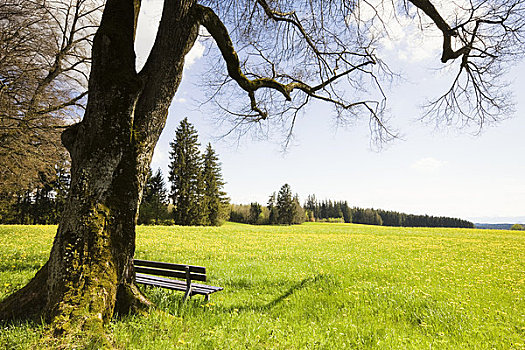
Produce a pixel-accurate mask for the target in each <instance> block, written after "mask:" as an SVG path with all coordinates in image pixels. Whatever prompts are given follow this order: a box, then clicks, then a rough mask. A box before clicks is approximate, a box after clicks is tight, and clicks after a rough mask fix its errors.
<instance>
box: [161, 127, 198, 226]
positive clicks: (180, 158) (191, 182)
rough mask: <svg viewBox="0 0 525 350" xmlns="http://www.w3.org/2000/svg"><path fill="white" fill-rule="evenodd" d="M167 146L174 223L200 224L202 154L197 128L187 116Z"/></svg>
mask: <svg viewBox="0 0 525 350" xmlns="http://www.w3.org/2000/svg"><path fill="white" fill-rule="evenodd" d="M170 146H171V152H170V160H171V164H170V166H169V168H170V172H169V181H170V182H171V194H170V197H171V200H172V201H173V204H174V206H175V210H174V220H175V223H176V224H178V225H186V226H187V225H203V224H204V215H203V210H202V197H203V192H204V186H203V180H202V173H203V164H202V157H201V155H200V152H199V146H200V144H199V142H198V135H197V131H196V130H195V128H194V126H193V125H192V124H190V123H189V122H188V119H187V118H184V119H183V120H182V121H181V122H180V125H179V127H178V128H177V130H176V131H175V139H174V140H173V141H172V142H171V143H170Z"/></svg>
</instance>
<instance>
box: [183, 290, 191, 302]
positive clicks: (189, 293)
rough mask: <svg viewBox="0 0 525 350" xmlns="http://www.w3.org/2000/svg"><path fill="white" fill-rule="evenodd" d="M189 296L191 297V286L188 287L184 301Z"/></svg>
mask: <svg viewBox="0 0 525 350" xmlns="http://www.w3.org/2000/svg"><path fill="white" fill-rule="evenodd" d="M188 298H191V287H190V288H188V289H186V293H184V299H183V301H186V300H187V299H188Z"/></svg>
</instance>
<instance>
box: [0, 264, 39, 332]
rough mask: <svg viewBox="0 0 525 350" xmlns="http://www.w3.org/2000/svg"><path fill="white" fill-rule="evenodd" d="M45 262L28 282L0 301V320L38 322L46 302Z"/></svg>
mask: <svg viewBox="0 0 525 350" xmlns="http://www.w3.org/2000/svg"><path fill="white" fill-rule="evenodd" d="M47 277H48V265H47V263H46V264H45V265H44V266H42V268H41V269H40V270H39V271H38V272H37V273H36V275H35V277H33V279H32V280H31V281H29V283H28V284H27V285H26V286H25V287H23V288H22V289H19V290H18V291H16V292H15V293H13V294H11V295H10V296H8V297H7V298H6V299H4V300H3V301H2V302H0V320H2V321H13V320H32V321H35V322H40V318H41V316H42V313H43V311H44V307H45V306H46V302H47Z"/></svg>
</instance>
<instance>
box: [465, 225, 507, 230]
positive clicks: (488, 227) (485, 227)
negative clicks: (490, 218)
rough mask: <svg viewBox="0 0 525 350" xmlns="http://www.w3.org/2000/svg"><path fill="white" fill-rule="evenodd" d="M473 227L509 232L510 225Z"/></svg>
mask: <svg viewBox="0 0 525 350" xmlns="http://www.w3.org/2000/svg"><path fill="white" fill-rule="evenodd" d="M474 226H475V227H476V228H480V229H488V230H510V228H511V226H512V224H474Z"/></svg>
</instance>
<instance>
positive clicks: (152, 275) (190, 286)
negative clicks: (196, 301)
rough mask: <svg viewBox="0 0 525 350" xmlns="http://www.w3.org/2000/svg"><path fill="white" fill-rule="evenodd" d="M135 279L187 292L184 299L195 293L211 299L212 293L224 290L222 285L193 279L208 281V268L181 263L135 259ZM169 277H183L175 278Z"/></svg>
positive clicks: (205, 298)
mask: <svg viewBox="0 0 525 350" xmlns="http://www.w3.org/2000/svg"><path fill="white" fill-rule="evenodd" d="M133 265H134V266H135V280H136V282H137V283H141V284H145V285H148V286H155V287H162V288H168V289H173V290H180V291H183V292H185V294H184V300H186V299H187V298H188V297H191V296H192V295H195V294H200V295H204V300H206V301H207V300H209V298H210V294H211V293H215V292H218V291H221V290H223V289H224V288H222V287H214V286H207V285H204V284H197V283H192V282H191V281H202V282H206V268H205V267H202V266H191V265H180V264H172V263H166V262H160V261H148V260H139V259H134V260H133ZM167 277H175V278H179V279H183V281H180V280H175V279H172V278H167Z"/></svg>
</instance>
